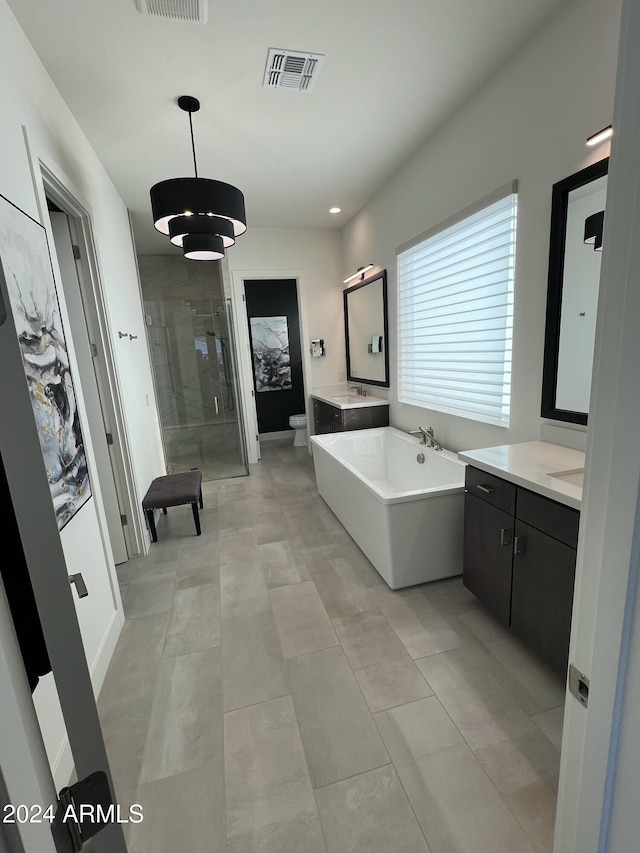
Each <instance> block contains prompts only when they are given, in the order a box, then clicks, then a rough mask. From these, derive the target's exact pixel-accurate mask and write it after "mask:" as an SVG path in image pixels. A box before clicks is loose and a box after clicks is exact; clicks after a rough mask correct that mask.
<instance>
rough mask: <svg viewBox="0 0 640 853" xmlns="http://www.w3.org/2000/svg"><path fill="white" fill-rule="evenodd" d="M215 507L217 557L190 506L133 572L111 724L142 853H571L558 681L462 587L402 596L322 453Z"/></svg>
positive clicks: (267, 474) (274, 445)
mask: <svg viewBox="0 0 640 853" xmlns="http://www.w3.org/2000/svg"><path fill="white" fill-rule="evenodd" d="M203 493H204V499H205V509H204V511H203V513H202V520H203V533H202V536H201V537H196V536H194V535H193V520H192V517H191V510H190V507H174V508H172V509H171V511H170V512H169V515H168V516H161V518H160V520H159V528H158V530H159V539H160V541H159V542H158V543H156V544H154V545H153V547H152V549H151V552H150V554H149V556H148V557H145V558H144V559H141V560H135V561H134V560H132V561H130V562H129V563H127V564H124V565H123V566H119V567H118V574H119V578H118V579H119V583H120V585H121V588H122V589H123V595H125V596H126V597H125V610H126V614H127V621H126V622H125V625H124V628H123V631H122V634H121V637H120V640H119V642H118V645H117V648H116V651H115V654H114V656H113V659H112V663H111V666H110V668H109V671H108V673H107V676H106V679H105V683H104V686H103V689H102V692H101V695H100V700H99V711H100V718H101V721H102V725H103V732H104V737H105V743H106V746H107V751H108V755H109V758H110V761H111V765H112V773H113V778H114V782H115V786H116V794H117V796H118V798H119V801H120V803H121V804H122V805H123V806H124V807H127V806H128V805H130V804H131V803H134V802H140V803H142V804H143V806H144V814H145V819H144V821H143V822H142V823H141V824H138V825H128V826H126V827H125V833H126V835H127V837H128V841H129V848H130V850H131V851H132V853H149V851H156V850H157V851H164V850H168V849H170V850H176V849H177V850H185V851H186V850H189V851H194V853H200V851H202V853H205V851H206V853H302V851H304V853H307V851H309V853H327V851H328V853H337V851H340V853H343V851H344V853H355V851H362V853H365V851H366V853H370V851H371V853H377V851H383V853H387V851H388V853H413V851H416V852H417V853H533V851H534V850H535V851H537V853H552V848H553V829H554V816H555V801H556V791H557V780H558V767H559V752H558V750H559V747H560V740H561V734H562V710H563V709H562V704H563V700H564V688H563V686H562V685H561V684H560V683H559V682H558V679H557V678H556V677H555V676H554V675H553V674H551V673H549V671H548V670H547V669H546V668H545V667H544V666H543V665H541V664H540V663H538V662H537V661H536V660H535V658H534V657H533V656H532V655H531V654H529V652H528V650H527V649H526V648H525V647H523V646H522V645H521V644H520V643H518V641H517V640H515V639H514V638H513V637H512V635H511V634H510V633H509V631H508V630H507V629H505V628H504V627H503V626H501V625H500V624H498V623H497V622H496V621H495V620H494V619H493V618H492V617H491V616H490V615H489V614H488V613H487V612H486V611H485V610H484V609H483V608H482V606H481V605H480V604H479V602H478V601H477V599H476V598H475V597H474V596H472V595H471V593H469V592H468V590H466V589H465V588H464V587H463V585H462V582H461V579H460V578H448V579H445V580H442V581H436V582H434V583H429V584H423V585H422V586H419V587H415V588H411V589H407V590H399V591H392V590H390V589H389V588H388V587H387V586H386V584H385V583H384V582H383V581H382V579H381V577H380V576H379V574H378V573H377V572H376V571H375V569H374V568H373V566H372V565H371V564H370V563H369V561H368V560H367V559H366V557H365V556H364V555H363V554H362V553H361V552H360V550H359V549H358V548H357V546H356V545H355V543H354V542H353V540H352V539H351V538H350V537H349V535H348V534H347V533H346V532H345V531H344V529H343V528H342V527H341V525H340V523H339V522H338V520H337V519H336V517H335V516H334V515H333V513H332V512H331V511H330V510H329V508H328V507H327V506H326V505H325V504H324V502H323V501H322V499H321V498H320V497H319V496H318V494H317V492H316V491H315V479H314V474H313V466H312V462H311V460H310V457H309V455H308V453H307V451H306V449H305V448H293V447H291V446H290V445H289V446H283V445H281V444H279V443H278V442H269V443H268V444H267V443H265V446H264V447H263V458H262V461H261V462H260V464H259V465H256V466H252V469H251V476H249V477H240V478H238V479H233V480H221V481H215V482H207V483H205V484H204V488H203ZM314 789H315V790H314ZM425 839H426V840H425Z"/></svg>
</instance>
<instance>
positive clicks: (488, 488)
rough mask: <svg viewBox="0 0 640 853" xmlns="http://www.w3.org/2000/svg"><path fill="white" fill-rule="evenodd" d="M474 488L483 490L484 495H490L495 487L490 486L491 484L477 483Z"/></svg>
mask: <svg viewBox="0 0 640 853" xmlns="http://www.w3.org/2000/svg"><path fill="white" fill-rule="evenodd" d="M476 489H478V490H479V491H481V492H484V493H485V495H492V494H493V493H494V492H495V489H494V488H492V487H491V486H480V485H478V486H476Z"/></svg>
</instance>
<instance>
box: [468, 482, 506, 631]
mask: <svg viewBox="0 0 640 853" xmlns="http://www.w3.org/2000/svg"><path fill="white" fill-rule="evenodd" d="M513 524H514V520H513V516H512V515H510V514H509V513H507V512H504V511H503V510H501V509H498V508H497V507H495V506H491V504H489V503H487V502H486V501H483V500H480V498H476V497H475V496H474V495H470V494H469V493H468V492H467V494H465V496H464V556H463V569H462V572H463V574H462V580H463V583H464V585H465V586H466V587H467V589H469V590H470V591H471V592H472V593H473V594H474V595H476V596H477V597H478V598H479V599H480V601H481V602H482V603H483V604H484V605H485V607H487V609H488V610H490V611H491V612H492V613H493V615H494V616H495V617H496V618H497V619H499V620H500V621H501V622H503V623H504V624H505V625H508V624H509V617H510V611H511V564H512V559H513V557H512V555H513Z"/></svg>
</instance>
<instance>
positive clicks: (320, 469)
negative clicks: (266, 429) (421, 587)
mask: <svg viewBox="0 0 640 853" xmlns="http://www.w3.org/2000/svg"><path fill="white" fill-rule="evenodd" d="M311 442H312V447H313V462H314V465H315V469H316V480H317V483H318V491H319V492H320V494H321V495H322V497H323V498H324V500H325V501H326V502H327V504H328V505H329V506H330V508H331V509H332V510H333V512H334V513H335V514H336V516H337V517H338V518H339V520H340V521H341V523H342V525H343V526H344V527H345V528H346V530H347V531H348V533H349V534H350V535H351V537H352V538H353V539H354V540H355V541H356V543H357V544H358V546H359V547H360V548H361V550H362V551H363V552H364V553H365V554H366V556H367V557H368V559H369V560H370V561H371V562H372V563H373V565H374V566H375V567H376V569H377V570H378V572H379V573H380V574H381V575H382V577H383V578H384V580H385V581H386V582H387V583H388V584H389V586H390V587H391V589H399V588H400V587H404V586H412V585H413V584H418V583H424V582H425V581H432V580H437V579H438V578H446V577H451V576H452V575H459V574H460V573H461V572H462V523H463V503H464V471H465V465H464V463H463V462H459V461H458V458H457V456H456V454H455V453H451V452H449V451H447V450H443V451H435V450H430V449H428V448H426V447H425V446H424V445H421V444H420V443H419V442H418V439H417V438H413V437H412V436H410V435H407V434H406V433H403V432H400V430H397V429H393V427H384V428H382V429H366V430H355V431H353V432H342V433H332V434H330V435H314V436H312V437H311ZM419 454H424V459H425V461H424V462H423V463H422V464H421V463H419V462H418V459H417V457H418V455H419Z"/></svg>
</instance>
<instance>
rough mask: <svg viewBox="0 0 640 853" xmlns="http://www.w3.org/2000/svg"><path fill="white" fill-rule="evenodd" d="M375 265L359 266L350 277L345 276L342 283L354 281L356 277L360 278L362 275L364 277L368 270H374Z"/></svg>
mask: <svg viewBox="0 0 640 853" xmlns="http://www.w3.org/2000/svg"><path fill="white" fill-rule="evenodd" d="M373 267H374V264H367V265H366V267H358V269H357V270H356V271H355V272H354V273H353V275H350V276H349V277H348V278H344V279H343V280H342V283H343V284H349V282H350V281H353V280H354V278H360V277H362V278H364V274H365V273H366V272H369V270H372V269H373Z"/></svg>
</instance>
